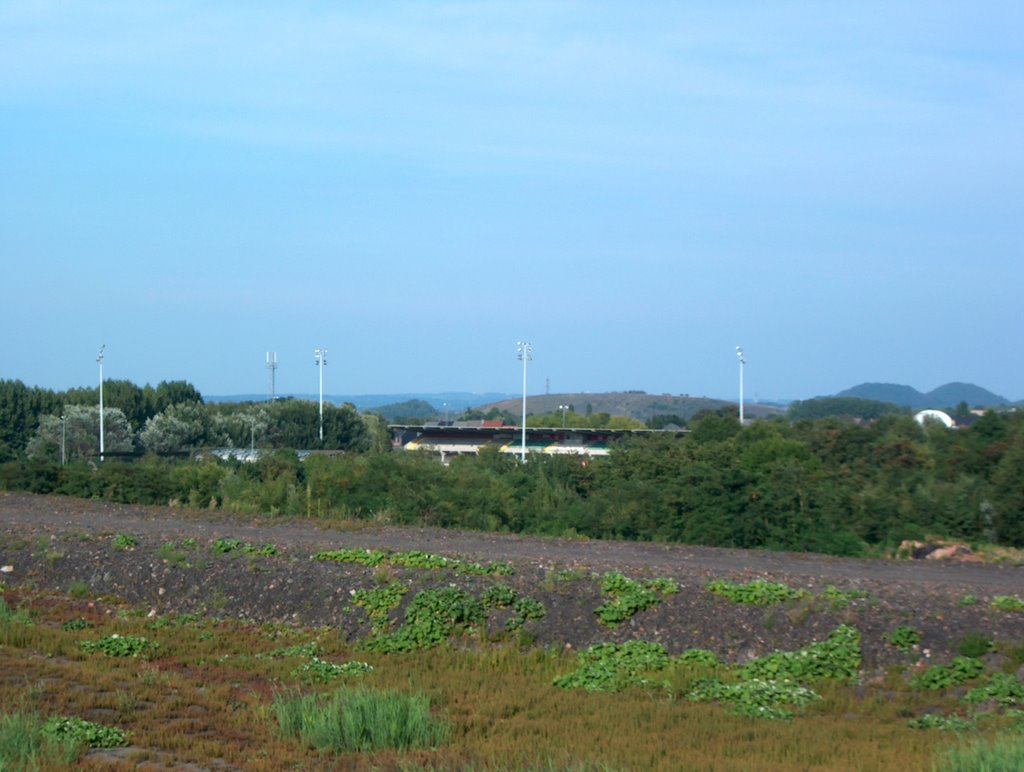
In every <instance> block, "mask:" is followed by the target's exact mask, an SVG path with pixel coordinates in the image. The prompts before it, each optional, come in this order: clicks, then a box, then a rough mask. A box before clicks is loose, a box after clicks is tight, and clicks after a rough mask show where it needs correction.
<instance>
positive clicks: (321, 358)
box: [313, 348, 327, 442]
mask: <svg viewBox="0 0 1024 772" xmlns="http://www.w3.org/2000/svg"><path fill="white" fill-rule="evenodd" d="M313 357H314V359H315V361H316V366H317V367H319V368H320V442H323V441H324V365H326V364H327V349H325V348H318V349H314V350H313Z"/></svg>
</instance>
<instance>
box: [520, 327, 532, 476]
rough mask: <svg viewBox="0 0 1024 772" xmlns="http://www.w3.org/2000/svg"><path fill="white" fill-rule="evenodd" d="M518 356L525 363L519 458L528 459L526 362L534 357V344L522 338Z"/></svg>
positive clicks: (521, 459)
mask: <svg viewBox="0 0 1024 772" xmlns="http://www.w3.org/2000/svg"><path fill="white" fill-rule="evenodd" d="M516 358H517V359H519V360H520V361H522V363H523V426H522V429H523V439H522V450H521V451H520V454H519V457H520V458H519V460H520V461H526V363H527V362H529V361H530V360H531V359H533V346H532V345H530V342H529V341H524V340H521V341H519V342H517V343H516Z"/></svg>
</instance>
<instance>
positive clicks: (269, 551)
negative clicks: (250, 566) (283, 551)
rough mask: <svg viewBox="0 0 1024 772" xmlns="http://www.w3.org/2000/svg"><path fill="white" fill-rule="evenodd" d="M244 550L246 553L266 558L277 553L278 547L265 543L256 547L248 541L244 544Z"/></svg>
mask: <svg viewBox="0 0 1024 772" xmlns="http://www.w3.org/2000/svg"><path fill="white" fill-rule="evenodd" d="M242 552H244V553H245V554H246V555H258V556H260V557H264V558H272V557H274V556H275V555H277V547H275V546H274V545H273V544H264V545H263V546H262V547H256V546H254V545H252V544H248V543H247V544H245V545H243V546H242Z"/></svg>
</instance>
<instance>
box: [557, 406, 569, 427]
mask: <svg viewBox="0 0 1024 772" xmlns="http://www.w3.org/2000/svg"><path fill="white" fill-rule="evenodd" d="M558 409H559V410H561V411H562V428H563V429H564V428H565V411H566V410H568V409H569V406H568V405H559V406H558Z"/></svg>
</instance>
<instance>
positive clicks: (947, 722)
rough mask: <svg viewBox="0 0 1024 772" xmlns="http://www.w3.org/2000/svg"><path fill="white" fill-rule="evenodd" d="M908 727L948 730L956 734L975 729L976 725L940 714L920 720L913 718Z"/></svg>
mask: <svg viewBox="0 0 1024 772" xmlns="http://www.w3.org/2000/svg"><path fill="white" fill-rule="evenodd" d="M907 726H910V727H913V728H914V729H946V730H952V731H954V732H963V731H965V730H967V729H973V728H974V723H973V722H971V721H969V720H968V719H966V718H962V717H961V716H943V715H941V714H938V713H928V714H926V715H924V716H921V717H920V718H913V719H911V720H910V721H908V722H907Z"/></svg>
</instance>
